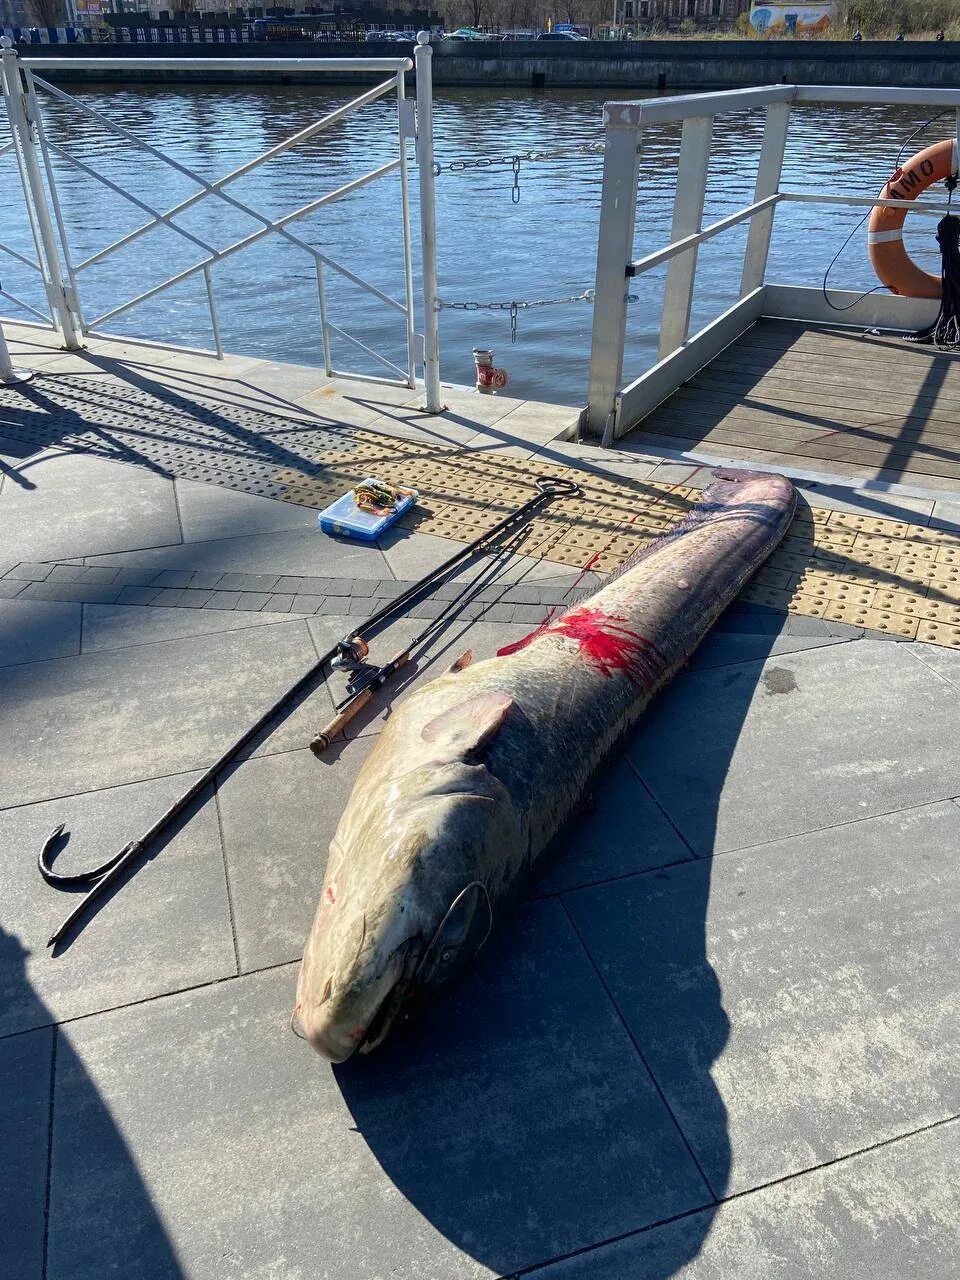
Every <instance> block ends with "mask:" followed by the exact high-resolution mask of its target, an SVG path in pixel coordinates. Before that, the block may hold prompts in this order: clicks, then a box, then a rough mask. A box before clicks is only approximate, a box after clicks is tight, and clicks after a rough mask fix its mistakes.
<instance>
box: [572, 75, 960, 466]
mask: <svg viewBox="0 0 960 1280" xmlns="http://www.w3.org/2000/svg"><path fill="white" fill-rule="evenodd" d="M802 103H846V104H861V105H866V106H869V105H885V106H889V105H909V106H923V107H928V108H938V107H939V108H950V107H952V108H954V109H955V111H956V114H957V136H958V139H960V90H957V89H868V88H864V89H860V88H847V87H845V86H824V87H822V88H821V87H817V86H807V85H770V86H766V87H762V88H757V89H734V90H730V91H728V92H721V93H704V94H689V95H685V96H683V97H676V98H660V99H653V100H650V101H641V102H608V103H606V105H605V106H604V109H603V121H604V128H605V136H606V142H605V148H604V164H603V184H602V189H601V200H600V230H599V240H598V246H597V274H596V288H595V299H594V310H593V334H592V343H591V351H590V380H589V391H588V405H587V408H586V410H585V412H584V415H583V428H584V430H585V431H587V432H588V433H589V434H591V435H595V436H601V437H602V438H603V439H604V440H605V441H606V442H609V441H610V440H611V439H613V438H614V437H616V436H621V435H624V434H625V433H626V432H627V431H629V430H630V428H631V427H632V426H633V425H634V424H635V423H637V422H638V421H640V420H641V419H642V418H643V417H645V416H646V415H647V414H648V413H649V412H650V411H651V410H652V409H654V408H655V407H656V406H657V405H658V404H660V403H661V402H662V401H663V400H665V399H666V398H667V396H669V395H671V394H672V393H673V392H674V391H675V390H676V389H677V387H679V386H680V385H681V383H683V382H685V381H686V380H687V379H688V378H690V377H692V376H693V374H694V373H696V372H697V370H698V369H701V368H702V367H703V366H704V365H705V364H707V363H708V362H709V361H710V360H712V359H713V358H714V357H715V356H716V355H718V354H719V352H720V351H721V350H722V349H723V348H724V347H726V346H728V345H729V344H730V343H731V342H733V341H734V340H735V339H736V338H737V337H739V336H740V334H742V333H744V332H745V331H746V330H747V329H748V328H749V327H750V326H751V325H752V324H754V323H755V322H756V321H757V320H758V319H759V318H760V316H761V315H789V316H792V317H794V318H796V319H809V320H817V319H826V318H827V317H826V316H825V315H824V314H823V311H824V305H825V304H823V300H822V292H821V290H813V289H803V288H798V287H794V286H774V285H769V284H768V283H767V281H766V270H767V259H768V256H769V251H770V239H771V235H772V232H773V225H774V216H775V213H776V208H777V206H778V205H779V204H781V203H783V202H786V201H795V202H801V203H806V204H827V205H849V206H855V207H856V206H860V207H866V208H869V207H874V206H884V207H887V208H895V209H900V208H906V209H909V210H911V211H912V212H915V213H921V214H925V215H940V214H942V213H944V212H946V210H947V208H948V206H947V205H946V204H945V203H942V202H940V201H934V200H923V201H919V200H881V199H879V198H871V197H867V196H850V195H842V194H837V195H832V194H826V193H820V192H817V193H807V192H799V191H785V190H782V189H781V185H780V183H781V175H782V170H783V158H784V151H785V148H786V143H787V136H788V131H789V127H790V114H791V110H792V108H793V107H794V106H795V105H797V104H802ZM761 108H762V109H764V110H765V112H766V119H765V123H764V130H763V140H762V143H761V146H760V155H759V159H758V164H757V174H756V181H755V185H754V194H753V200H752V201H751V203H750V204H748V205H745V206H744V207H743V208H741V209H739V210H737V211H736V212H735V213H732V214H730V215H729V216H727V217H725V218H721V219H720V220H719V221H718V222H714V223H711V224H710V225H709V226H706V227H704V226H703V225H702V220H703V205H704V195H705V190H706V182H707V170H708V165H709V160H710V144H711V137H712V132H713V122H714V119H715V117H716V116H718V115H721V114H724V113H727V112H731V111H744V110H758V109H761ZM670 122H682V126H683V127H682V132H681V139H680V159H679V164H678V169H677V185H676V193H675V197H674V213H673V225H672V229H671V238H670V243H669V244H667V245H665V246H664V247H663V248H662V249H657V250H656V251H655V252H653V253H648V254H646V255H645V256H644V257H643V258H640V259H638V260H636V261H634V260H633V258H632V254H633V240H634V229H635V222H636V210H637V186H638V182H639V178H640V162H641V156H642V135H643V129H644V127H648V126H650V125H654V124H657V125H659V124H667V123H670ZM742 222H749V223H750V230H749V233H748V236H747V241H746V246H745V249H744V256H743V267H742V273H741V279H740V290H739V300H738V301H737V302H736V303H735V304H734V305H733V306H732V307H730V308H729V309H728V310H727V311H725V312H724V313H723V314H722V315H719V316H717V317H716V318H715V319H714V320H713V321H711V323H710V324H708V325H707V326H706V327H705V328H703V329H701V330H700V331H699V333H697V334H695V335H694V336H693V337H691V336H690V333H689V330H690V313H691V307H692V301H693V292H694V286H695V283H696V270H697V251H698V249H699V247H700V245H701V244H703V243H704V242H706V241H707V240H711V239H712V238H713V237H714V236H718V235H722V234H723V233H724V232H726V231H729V230H730V229H731V228H733V227H736V226H738V225H739V224H740V223H742ZM664 263H666V264H667V278H666V284H665V287H664V295H663V313H662V319H661V326H660V345H659V357H658V361H657V363H656V364H654V365H653V366H652V367H651V368H650V369H648V370H646V371H645V372H644V373H642V374H641V375H640V377H638V378H635V379H634V380H633V381H631V382H630V383H628V384H627V385H626V386H621V383H622V379H623V358H624V345H625V341H626V316H627V309H626V303H627V293H628V289H629V288H630V284H629V282H630V280H631V279H632V278H635V277H638V276H642V275H644V274H645V273H646V272H648V271H651V270H652V269H653V268H654V267H658V266H661V265H663V264H664ZM854 304H855V305H854V307H853V308H851V310H850V311H849V312H848V322H851V321H852V322H859V321H864V322H866V323H868V324H876V323H878V322H879V321H878V316H883V315H892V314H893V313H896V318H895V319H891V320H890V321H889V323H892V324H904V325H905V326H906V325H909V324H911V323H912V322H913V321H912V319H911V317H913V316H915V315H921V314H922V315H923V319H922V320H918V321H917V323H918V324H919V323H923V322H924V320H925V319H926V318H927V317H926V315H925V309H926V310H929V306H930V304H929V303H922V304H920V303H917V302H916V301H915V300H913V299H904V298H896V297H893V296H892V295H890V296H888V297H885V298H877V297H876V296H874V297H873V299H871V300H869V301H862V302H860V303H857V300H856V299H854Z"/></svg>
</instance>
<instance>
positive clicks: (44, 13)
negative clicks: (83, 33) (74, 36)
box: [27, 0, 67, 27]
mask: <svg viewBox="0 0 960 1280" xmlns="http://www.w3.org/2000/svg"><path fill="white" fill-rule="evenodd" d="M27 13H28V14H29V15H30V22H31V23H32V24H33V25H34V26H37V27H62V26H64V25H65V24H66V21H67V11H66V6H65V4H64V2H63V0H28V4H27Z"/></svg>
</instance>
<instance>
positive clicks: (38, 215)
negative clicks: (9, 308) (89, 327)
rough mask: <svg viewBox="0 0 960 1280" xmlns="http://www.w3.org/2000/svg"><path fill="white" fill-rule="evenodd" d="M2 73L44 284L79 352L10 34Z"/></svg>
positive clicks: (70, 345)
mask: <svg viewBox="0 0 960 1280" xmlns="http://www.w3.org/2000/svg"><path fill="white" fill-rule="evenodd" d="M0 63H2V66H0V75H2V83H3V99H4V103H5V105H6V109H7V116H8V119H9V121H10V132H11V134H12V135H13V141H14V149H15V152H16V157H17V166H18V168H19V170H20V179H21V181H22V183H23V194H24V199H25V200H26V202H27V211H28V214H29V216H30V221H31V225H32V228H33V232H34V240H35V243H36V248H37V258H38V260H39V262H40V266H41V270H42V273H43V283H44V288H45V290H46V294H47V300H48V302H49V305H50V312H51V315H52V316H53V318H54V322H55V323H56V326H57V328H58V329H59V331H60V334H61V336H62V338H63V344H64V346H65V347H66V348H67V349H68V350H70V351H77V350H79V348H80V346H81V342H80V329H79V324H78V321H77V317H76V316H75V314H74V308H73V300H72V298H71V290H69V288H68V286H67V284H66V283H65V281H64V277H63V271H62V269H61V262H60V246H59V245H58V244H57V237H56V232H55V230H54V226H53V222H52V220H51V217H50V209H49V207H48V205H47V193H46V191H45V189H44V185H43V176H42V174H41V172H40V165H39V163H38V161H37V153H36V149H35V145H34V132H33V123H32V120H31V117H30V113H29V111H28V109H27V98H28V95H27V90H26V88H25V87H24V83H23V77H22V72H21V67H20V62H19V58H18V56H17V52H16V50H15V49H13V48H12V47H11V41H10V39H9V37H8V36H4V37H3V45H2V49H0Z"/></svg>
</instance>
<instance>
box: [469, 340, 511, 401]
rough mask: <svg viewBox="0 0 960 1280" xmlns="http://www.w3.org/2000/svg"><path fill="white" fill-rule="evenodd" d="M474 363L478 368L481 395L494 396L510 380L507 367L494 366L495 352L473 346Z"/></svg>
mask: <svg viewBox="0 0 960 1280" xmlns="http://www.w3.org/2000/svg"><path fill="white" fill-rule="evenodd" d="M473 363H474V364H475V365H476V368H477V390H478V391H479V392H480V394H481V395H484V396H494V395H496V394H497V392H498V391H502V390H503V388H504V387H505V386H506V385H507V383H508V382H509V381H510V379H509V377H508V376H507V371H506V369H495V368H494V367H493V352H492V351H484V350H483V349H482V348H481V347H474V348H473Z"/></svg>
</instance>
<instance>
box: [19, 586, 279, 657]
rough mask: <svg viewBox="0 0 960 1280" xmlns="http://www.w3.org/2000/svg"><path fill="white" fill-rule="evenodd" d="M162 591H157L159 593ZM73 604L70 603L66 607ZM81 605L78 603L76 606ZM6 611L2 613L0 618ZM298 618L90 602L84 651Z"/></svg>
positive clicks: (274, 614) (260, 625)
mask: <svg viewBox="0 0 960 1280" xmlns="http://www.w3.org/2000/svg"><path fill="white" fill-rule="evenodd" d="M156 594H158V593H156V592H155V593H154V595H156ZM65 607H69V606H65ZM75 607H78V606H75ZM2 617H3V614H2V612H0V621H2ZM288 621H296V619H291V618H289V617H288V615H287V614H285V613H273V612H271V613H253V612H252V611H251V610H249V609H238V610H233V609H210V608H203V609H180V608H166V607H164V606H162V605H127V604H90V605H86V606H85V608H84V614H83V652H84V653H94V652H96V651H97V650H98V649H123V648H126V647H127V646H129V645H135V644H153V643H154V642H156V641H158V640H176V639H180V638H181V637H183V636H199V635H208V634H213V633H216V632H219V631H242V630H244V629H245V628H246V627H268V626H274V625H276V624H277V623H283V622H288Z"/></svg>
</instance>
